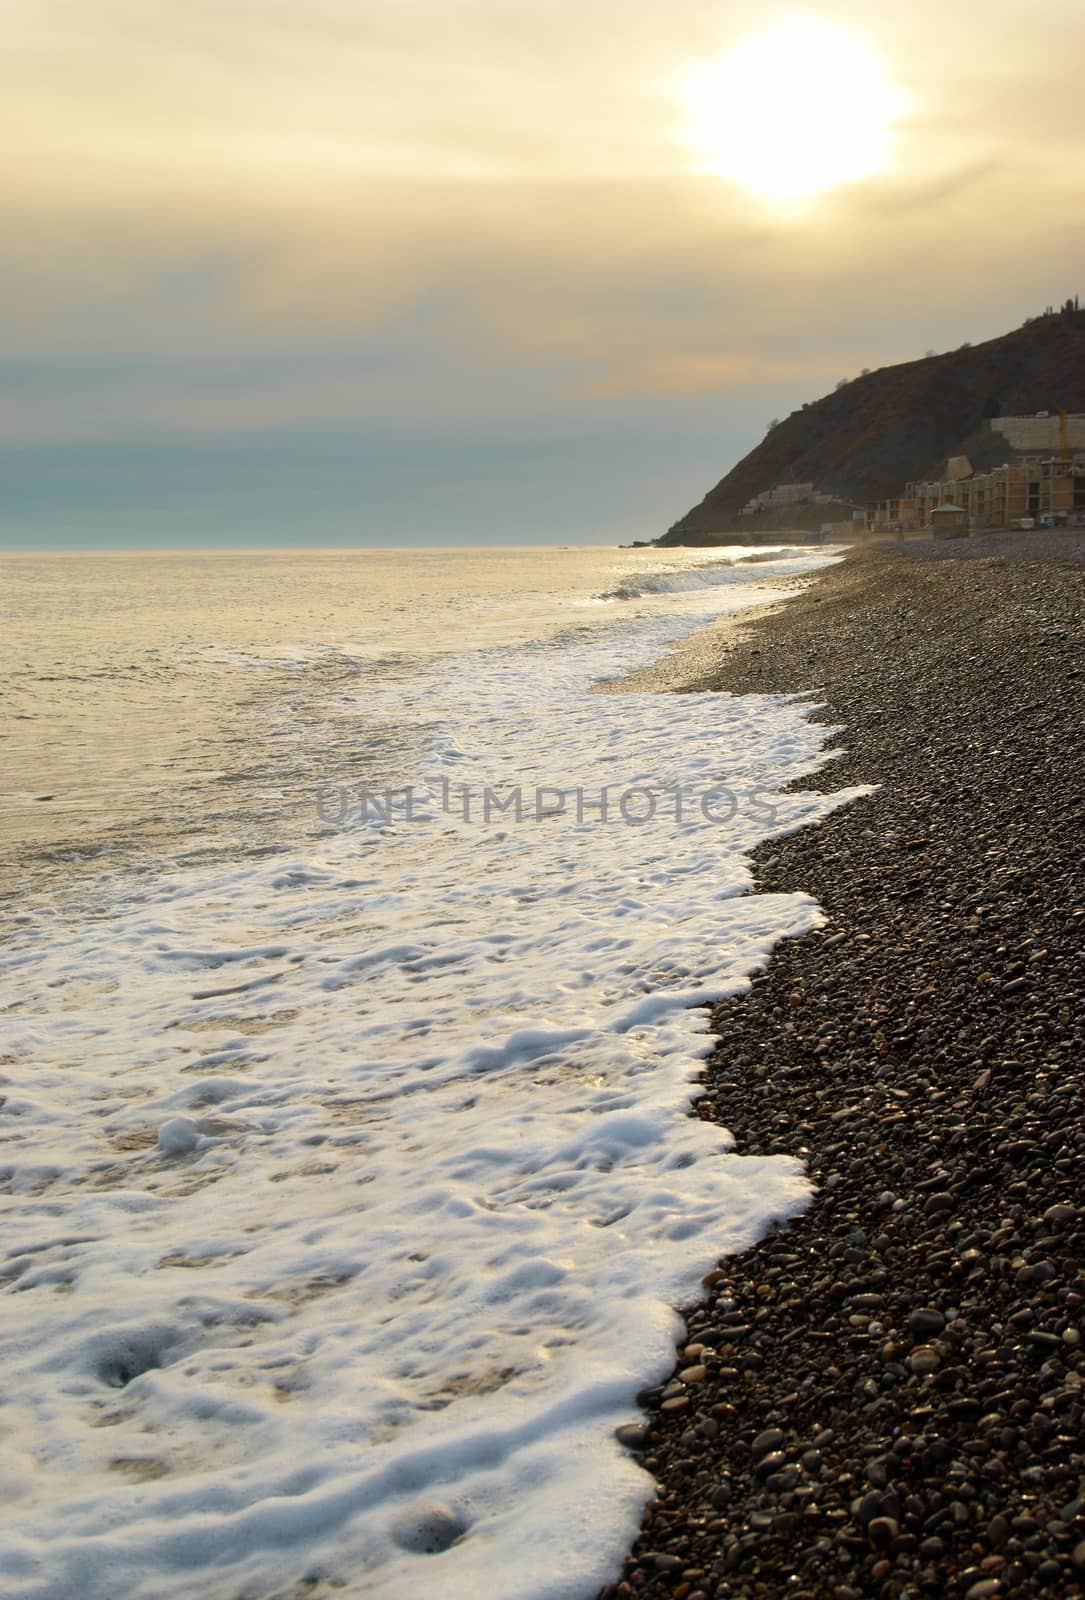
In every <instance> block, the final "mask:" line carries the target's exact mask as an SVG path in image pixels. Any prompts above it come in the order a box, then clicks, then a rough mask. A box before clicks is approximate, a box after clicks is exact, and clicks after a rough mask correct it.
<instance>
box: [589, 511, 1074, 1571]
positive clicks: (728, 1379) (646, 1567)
mask: <svg viewBox="0 0 1085 1600" xmlns="http://www.w3.org/2000/svg"><path fill="white" fill-rule="evenodd" d="M711 686H712V687H714V688H718V689H723V690H730V691H734V692H744V691H749V690H759V691H773V692H776V691H784V692H801V691H811V690H813V691H816V692H817V697H818V699H819V702H823V703H824V710H823V711H822V712H821V713H819V715H820V716H822V717H823V718H824V719H825V720H826V721H828V722H831V723H842V724H844V725H845V728H846V732H845V733H844V734H842V735H841V738H840V741H839V742H840V744H841V745H842V746H843V747H844V748H845V753H844V754H843V755H842V756H841V757H840V758H838V759H837V760H836V761H834V762H833V763H832V764H831V765H830V766H829V767H827V768H826V769H825V770H824V772H823V773H822V774H821V775H819V778H818V780H817V783H818V786H819V787H825V786H830V785H831V786H837V785H844V784H856V783H877V784H879V785H880V788H879V789H878V790H877V792H876V793H875V794H874V795H872V796H870V797H869V798H867V799H864V800H861V801H859V802H857V803H855V804H854V805H852V806H851V807H848V808H846V809H845V810H843V811H840V812H838V813H836V814H835V815H834V816H833V817H831V818H830V819H829V820H828V821H827V822H826V823H824V824H823V825H822V826H820V827H818V828H817V829H814V830H807V831H804V832H802V833H799V834H796V835H794V836H792V837H790V838H788V839H785V840H783V841H776V842H774V843H771V844H769V845H766V846H765V847H763V848H762V850H761V851H760V853H759V855H758V857H757V859H756V869H757V878H758V885H759V887H760V888H762V889H764V890H768V891H781V890H794V889H802V890H806V891H808V892H810V893H812V894H813V895H815V896H816V897H817V898H818V900H819V901H820V903H821V905H822V906H823V907H824V909H825V911H826V912H827V914H828V918H829V922H828V925H827V926H826V927H825V928H824V929H823V930H821V931H820V932H819V933H817V934H813V935H810V936H808V937H807V938H804V939H801V940H798V941H795V942H791V943H786V944H785V945H783V946H782V947H780V948H779V950H778V951H777V954H776V956H775V958H774V960H773V961H772V963H771V966H770V967H769V969H768V970H767V972H766V973H765V974H764V975H763V976H761V977H760V978H758V979H756V980H755V982H754V985H753V989H752V992H751V993H749V994H748V995H746V996H745V997H741V998H738V999H735V1000H732V1001H728V1002H726V1003H724V1004H723V1005H721V1006H719V1007H717V1008H716V1010H715V1013H714V1026H715V1029H716V1031H717V1032H718V1034H719V1046H718V1049H717V1050H716V1053H715V1054H714V1056H713V1057H712V1058H711V1059H710V1060H709V1061H708V1062H707V1064H706V1074H705V1077H706V1093H705V1097H704V1099H703V1100H702V1101H701V1102H700V1104H699V1107H698V1112H699V1114H700V1115H702V1116H705V1117H710V1118H714V1119H716V1120H718V1121H719V1122H721V1123H723V1124H724V1125H725V1126H726V1127H728V1128H729V1129H731V1130H732V1132H733V1133H734V1135H735V1138H736V1141H737V1148H738V1149H739V1150H740V1151H748V1152H772V1151H782V1152H787V1153H790V1154H798V1155H801V1156H802V1157H803V1158H804V1159H805V1160H806V1161H807V1162H808V1165H809V1170H810V1173H811V1176H812V1179H813V1181H814V1183H815V1184H816V1186H817V1193H816V1196H815V1198H814V1200H813V1201H812V1203H811V1205H810V1206H809V1208H808V1210H807V1211H806V1212H805V1213H804V1214H803V1215H802V1216H800V1217H798V1218H796V1219H794V1220H793V1221H791V1222H790V1223H788V1224H786V1225H783V1226H781V1227H780V1228H779V1229H778V1230H777V1231H776V1232H774V1233H773V1234H771V1235H770V1236H769V1237H767V1238H766V1239H764V1240H763V1241H762V1242H761V1243H760V1244H759V1245H758V1246H757V1247H755V1248H754V1249H753V1250H751V1251H750V1252H748V1253H747V1254H746V1255H745V1256H741V1257H737V1258H731V1259H725V1260H723V1261H722V1262H721V1264H720V1266H719V1269H718V1270H717V1271H715V1272H713V1273H712V1274H710V1276H709V1279H708V1280H707V1284H706V1292H707V1295H708V1298H707V1300H706V1302H705V1303H704V1304H702V1305H700V1306H698V1307H696V1308H694V1309H691V1310H690V1311H689V1312H688V1314H687V1318H686V1322H687V1328H688V1342H686V1343H685V1345H684V1347H683V1348H682V1349H681V1350H680V1351H679V1352H678V1354H677V1364H676V1372H675V1376H674V1378H673V1379H672V1381H671V1382H670V1383H668V1384H667V1385H666V1386H665V1387H663V1388H662V1389H660V1390H657V1391H652V1392H649V1393H646V1394H644V1395H643V1396H642V1397H641V1399H642V1403H643V1405H644V1407H645V1411H646V1415H645V1421H644V1426H643V1427H642V1428H640V1429H636V1430H627V1431H626V1442H627V1444H628V1445H629V1447H630V1448H632V1449H634V1450H636V1451H637V1453H638V1455H639V1456H640V1458H641V1459H642V1460H643V1462H644V1465H645V1466H646V1468H647V1469H648V1470H649V1471H650V1472H651V1473H652V1475H653V1476H654V1478H655V1479H656V1481H657V1483H658V1493H657V1496H656V1498H655V1499H654V1500H653V1502H652V1503H651V1505H650V1506H649V1508H648V1511H647V1513H646V1516H645V1521H644V1526H643V1529H642V1533H641V1537H640V1540H639V1542H638V1544H637V1545H636V1547H635V1549H634V1551H633V1553H632V1555H631V1556H630V1558H629V1560H628V1562H627V1564H626V1568H625V1572H624V1574H623V1576H622V1578H621V1581H620V1582H618V1583H616V1584H615V1585H613V1586H612V1587H611V1588H610V1589H608V1590H607V1591H605V1595H606V1597H607V1600H616V1597H618V1596H622V1597H624V1596H628V1595H632V1594H636V1595H638V1596H641V1597H645V1600H647V1597H656V1596H659V1597H663V1596H667V1597H670V1600H710V1597H714V1596H719V1597H724V1596H726V1597H729V1600H730V1597H735V1600H739V1597H753V1596H785V1595H786V1596H789V1597H791V1600H828V1597H831V1600H857V1597H865V1596H878V1597H886V1600H888V1597H893V1600H903V1597H906V1596H943V1595H944V1596H961V1597H967V1600H987V1597H989V1596H996V1595H1007V1596H1017V1595H1032V1594H1038V1595H1039V1594H1043V1595H1053V1596H1059V1597H1061V1596H1068V1595H1076V1594H1079V1593H1082V1592H1083V1591H1085V1346H1083V1343H1082V1339H1083V1336H1085V967H1083V963H1082V950H1083V942H1085V939H1083V936H1085V881H1083V878H1085V874H1083V869H1082V859H1083V856H1085V750H1083V740H1082V714H1083V708H1085V540H1082V539H1080V538H1075V537H1074V536H1058V535H1053V536H1050V537H1049V538H1043V539H1042V540H1041V538H1040V537H1039V536H1032V537H1029V536H1025V537H1024V538H1023V539H1022V538H1018V539H1016V540H1014V539H1012V538H1001V539H988V540H985V541H983V542H982V543H980V542H979V541H974V542H972V543H970V544H969V545H968V546H967V547H965V546H963V545H957V544H954V545H945V546H935V545H929V544H927V545H916V546H914V547H911V546H909V547H905V548H901V549H893V548H883V549H876V550H872V551H866V552H863V553H861V554H859V555H857V556H854V557H851V558H849V559H848V560H847V561H846V562H845V563H844V564H843V565H841V566H839V567H836V568H833V569H831V570H829V571H828V572H827V573H826V574H824V575H823V576H822V577H821V578H820V579H819V580H818V581H817V582H816V583H815V584H814V585H813V586H812V587H811V588H810V589H809V590H808V591H807V592H806V593H804V594H803V595H801V596H800V597H799V598H797V599H796V600H794V601H792V602H791V603H790V604H789V605H788V606H787V607H785V608H784V609H783V610H782V611H781V612H779V613H778V614H776V615H772V616H769V617H767V618H764V619H762V620H761V621H760V622H759V623H758V624H757V626H756V628H755V629H754V631H753V635H752V637H750V638H747V639H746V640H745V641H744V642H743V643H742V644H741V645H740V647H739V648H737V649H736V650H735V651H733V652H732V653H731V655H730V656H729V657H727V658H726V660H725V662H724V663H723V667H722V670H721V671H720V672H719V674H718V676H717V677H716V678H715V679H714V681H713V682H712V684H711ZM808 781H809V780H808Z"/></svg>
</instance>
